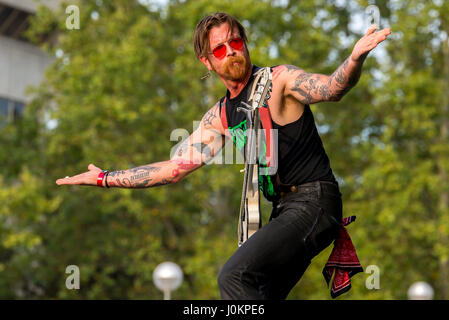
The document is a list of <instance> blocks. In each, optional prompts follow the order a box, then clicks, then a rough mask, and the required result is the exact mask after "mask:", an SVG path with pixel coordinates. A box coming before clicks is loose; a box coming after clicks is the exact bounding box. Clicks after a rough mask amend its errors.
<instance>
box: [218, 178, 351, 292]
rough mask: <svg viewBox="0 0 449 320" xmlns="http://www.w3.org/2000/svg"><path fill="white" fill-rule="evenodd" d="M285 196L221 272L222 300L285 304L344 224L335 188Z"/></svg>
mask: <svg viewBox="0 0 449 320" xmlns="http://www.w3.org/2000/svg"><path fill="white" fill-rule="evenodd" d="M299 188H301V189H302V190H300V192H296V193H290V194H289V195H287V196H286V197H285V198H284V199H283V200H282V201H281V202H280V203H279V205H278V206H275V207H274V208H273V211H272V216H271V218H272V219H271V221H270V222H269V223H267V224H266V225H265V226H263V227H262V228H261V229H259V230H258V231H257V232H256V233H254V234H253V235H252V236H251V237H249V238H248V240H246V241H245V242H244V243H243V244H242V246H241V247H239V249H238V250H237V251H236V252H235V253H234V254H233V255H232V256H231V258H230V259H229V260H228V261H227V262H226V264H225V265H224V266H223V268H222V269H221V272H220V274H219V276H218V284H219V288H220V294H221V297H222V299H243V300H251V299H256V300H262V299H270V300H273V299H285V298H287V296H288V293H289V292H290V290H291V289H292V288H293V287H294V286H295V284H296V283H297V282H298V281H299V279H300V278H301V277H302V275H303V274H304V272H305V270H306V269H307V267H308V266H309V265H310V262H311V260H312V258H313V257H315V256H316V255H317V254H318V253H320V252H321V251H322V250H323V249H325V248H326V247H327V246H329V245H330V244H331V243H332V241H333V240H334V239H335V237H336V236H337V233H338V230H339V228H340V226H341V220H342V202H341V194H340V191H339V190H338V186H337V185H336V184H334V183H332V182H328V181H325V182H318V181H317V182H312V183H308V184H305V185H303V186H299Z"/></svg>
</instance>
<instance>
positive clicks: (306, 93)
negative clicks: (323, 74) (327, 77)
mask: <svg viewBox="0 0 449 320" xmlns="http://www.w3.org/2000/svg"><path fill="white" fill-rule="evenodd" d="M291 90H292V91H296V92H298V93H299V94H300V95H301V96H302V97H304V98H302V99H300V100H299V101H300V102H301V103H302V104H310V103H311V102H312V101H313V100H314V97H316V96H317V95H319V96H320V98H321V99H323V100H327V99H329V97H330V96H331V92H330V90H329V83H325V84H323V83H322V82H320V81H319V76H318V75H316V74H312V73H307V72H301V73H300V74H299V75H298V76H297V77H296V79H295V85H294V86H293V87H292V88H291Z"/></svg>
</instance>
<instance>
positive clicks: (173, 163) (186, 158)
mask: <svg viewBox="0 0 449 320" xmlns="http://www.w3.org/2000/svg"><path fill="white" fill-rule="evenodd" d="M223 135H224V129H223V126H222V124H221V120H220V117H219V104H218V103H217V104H216V105H215V106H213V107H212V108H211V109H210V110H209V111H208V112H207V113H206V114H205V115H204V117H203V119H202V120H201V122H200V125H199V126H198V129H197V130H195V132H193V133H192V134H191V135H190V136H189V137H188V138H187V139H186V140H185V141H183V142H182V143H181V144H180V145H179V147H178V148H177V150H176V152H175V153H174V155H173V156H172V157H171V159H170V160H167V161H161V162H156V163H152V164H148V165H144V166H139V167H136V168H132V169H128V170H119V171H112V172H110V173H109V175H108V176H107V183H108V185H109V187H120V188H149V187H156V186H161V185H166V184H170V183H176V182H179V181H180V180H181V179H182V178H183V177H185V176H186V175H187V174H189V173H191V172H192V171H194V170H196V169H198V168H200V167H201V166H203V165H204V164H205V163H207V162H208V161H210V160H211V159H212V158H213V157H214V156H215V155H216V154H217V152H219V151H220V150H221V148H222V147H223V144H224V138H223ZM88 170H89V171H88V172H85V173H82V174H79V175H76V176H73V177H68V178H63V179H58V180H56V183H57V184H58V185H63V184H71V185H93V186H96V185H97V177H98V174H99V173H100V172H101V169H100V168H98V167H96V166H94V165H93V164H90V165H89V166H88ZM105 184H106V182H105V181H103V186H105Z"/></svg>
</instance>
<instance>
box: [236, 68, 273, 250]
mask: <svg viewBox="0 0 449 320" xmlns="http://www.w3.org/2000/svg"><path fill="white" fill-rule="evenodd" d="M271 81H272V78H271V70H270V68H268V67H267V68H262V69H260V70H258V71H257V73H256V76H255V79H254V84H253V87H252V90H251V94H250V97H249V99H248V102H251V105H249V104H247V103H245V102H243V101H242V102H241V104H243V105H244V107H238V108H237V109H236V110H237V111H239V112H244V113H245V115H246V119H247V126H246V127H247V128H246V138H247V140H246V145H245V155H246V156H245V169H244V177H243V189H242V200H241V202H240V213H239V224H238V230H237V233H238V245H239V247H240V246H241V245H242V244H243V243H244V242H245V241H246V240H247V239H248V238H249V237H251V236H252V235H253V234H254V233H255V232H256V231H257V230H259V229H260V228H261V227H262V216H261V212H260V194H259V151H260V150H259V139H260V137H259V129H260V115H259V108H261V107H262V106H263V105H264V104H265V103H266V102H267V100H268V99H269V98H270V94H269V93H270V92H271Z"/></svg>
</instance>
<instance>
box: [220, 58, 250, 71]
mask: <svg viewBox="0 0 449 320" xmlns="http://www.w3.org/2000/svg"><path fill="white" fill-rule="evenodd" d="M234 62H237V63H239V64H243V65H244V64H245V62H246V60H245V58H244V57H242V56H236V57H229V58H228V61H226V64H225V67H226V68H227V69H228V68H230V67H232V66H233V64H234Z"/></svg>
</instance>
